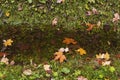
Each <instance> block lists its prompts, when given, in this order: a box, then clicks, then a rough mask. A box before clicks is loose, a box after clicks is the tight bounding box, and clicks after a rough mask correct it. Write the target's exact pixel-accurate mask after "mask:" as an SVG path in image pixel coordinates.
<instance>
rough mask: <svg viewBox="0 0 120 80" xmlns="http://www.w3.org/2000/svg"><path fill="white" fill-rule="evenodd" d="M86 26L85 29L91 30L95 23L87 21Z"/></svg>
mask: <svg viewBox="0 0 120 80" xmlns="http://www.w3.org/2000/svg"><path fill="white" fill-rule="evenodd" d="M86 26H88V28H87V29H86V30H87V31H91V30H92V29H93V27H94V26H95V24H91V23H87V24H86Z"/></svg>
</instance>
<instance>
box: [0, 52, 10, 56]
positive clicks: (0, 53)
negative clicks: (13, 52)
mask: <svg viewBox="0 0 120 80" xmlns="http://www.w3.org/2000/svg"><path fill="white" fill-rule="evenodd" d="M4 55H5V56H7V55H10V54H9V53H4V52H0V57H2V56H4Z"/></svg>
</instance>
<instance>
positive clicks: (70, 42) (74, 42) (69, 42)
mask: <svg viewBox="0 0 120 80" xmlns="http://www.w3.org/2000/svg"><path fill="white" fill-rule="evenodd" d="M63 43H65V44H77V42H76V41H75V40H74V39H72V38H64V40H63Z"/></svg>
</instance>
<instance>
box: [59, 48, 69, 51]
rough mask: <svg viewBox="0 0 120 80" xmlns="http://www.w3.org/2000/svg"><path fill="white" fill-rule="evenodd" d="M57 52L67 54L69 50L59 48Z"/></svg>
mask: <svg viewBox="0 0 120 80" xmlns="http://www.w3.org/2000/svg"><path fill="white" fill-rule="evenodd" d="M58 51H59V52H68V51H69V48H60V49H59V50H58Z"/></svg>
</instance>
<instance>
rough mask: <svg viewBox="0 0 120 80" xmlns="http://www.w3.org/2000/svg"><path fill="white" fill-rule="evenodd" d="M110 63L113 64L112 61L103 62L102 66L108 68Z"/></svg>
mask: <svg viewBox="0 0 120 80" xmlns="http://www.w3.org/2000/svg"><path fill="white" fill-rule="evenodd" d="M110 63H111V61H103V62H102V65H103V66H107V65H110Z"/></svg>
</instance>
